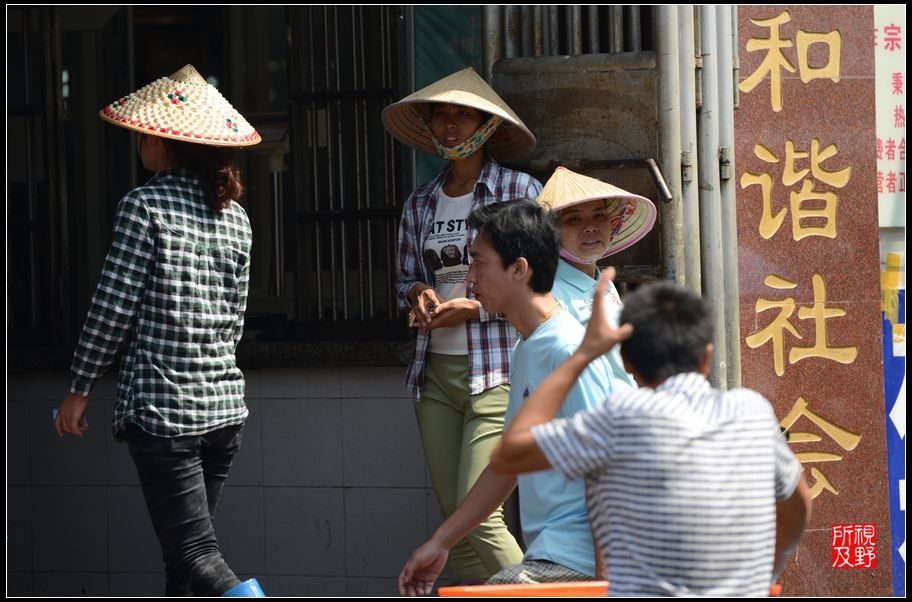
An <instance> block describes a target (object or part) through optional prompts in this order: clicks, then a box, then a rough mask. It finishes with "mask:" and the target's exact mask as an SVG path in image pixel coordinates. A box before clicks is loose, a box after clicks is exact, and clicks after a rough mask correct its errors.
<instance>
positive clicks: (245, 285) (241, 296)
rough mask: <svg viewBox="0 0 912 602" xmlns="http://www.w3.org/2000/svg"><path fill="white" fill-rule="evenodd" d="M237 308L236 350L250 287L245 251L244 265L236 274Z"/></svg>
mask: <svg viewBox="0 0 912 602" xmlns="http://www.w3.org/2000/svg"><path fill="white" fill-rule="evenodd" d="M237 282H238V308H237V324H236V325H235V327H234V348H235V350H237V346H238V343H240V342H241V337H242V336H244V312H246V311H247V293H248V290H249V289H250V253H247V256H246V258H245V261H244V265H243V266H241V271H240V274H239V275H238V281H237Z"/></svg>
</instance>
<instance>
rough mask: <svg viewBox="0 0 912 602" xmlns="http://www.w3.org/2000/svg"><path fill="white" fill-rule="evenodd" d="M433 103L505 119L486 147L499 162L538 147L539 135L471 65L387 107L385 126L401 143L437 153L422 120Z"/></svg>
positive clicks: (516, 157)
mask: <svg viewBox="0 0 912 602" xmlns="http://www.w3.org/2000/svg"><path fill="white" fill-rule="evenodd" d="M431 102H434V103H446V104H453V105H461V106H464V107H472V108H474V109H478V110H479V111H484V112H486V113H490V114H492V115H497V116H498V117H501V118H503V120H504V121H503V123H502V124H501V125H500V127H498V128H497V131H496V132H494V134H492V135H491V137H490V138H489V139H488V141H487V142H486V143H485V146H484V147H485V150H487V152H488V153H489V154H490V155H491V156H492V157H494V158H495V159H496V160H497V161H506V160H511V159H518V158H521V157H523V156H524V155H526V154H528V153H530V152H532V149H534V148H535V136H533V135H532V132H530V131H529V128H527V127H526V125H525V124H524V123H523V122H522V120H521V119H520V118H519V117H517V116H516V113H514V112H513V111H512V109H510V107H509V106H507V103H505V102H504V101H503V99H502V98H501V97H500V96H498V95H497V92H495V91H494V90H493V89H492V88H491V86H489V85H488V84H487V82H485V80H483V79H482V78H481V76H479V75H478V74H477V73H475V70H474V69H472V68H471V67H466V68H465V69H463V70H462V71H457V72H456V73H454V74H452V75H448V76H447V77H445V78H443V79H441V80H439V81H437V82H434V83H433V84H431V85H430V86H427V87H425V88H422V89H421V90H418V91H417V92H414V93H412V94H410V95H409V96H406V97H405V98H403V99H402V100H400V101H399V102H395V103H393V104H391V105H390V106H388V107H386V108H385V109H384V110H383V114H382V116H381V118H382V120H383V126H384V127H385V128H386V129H387V131H388V132H389V133H390V134H392V135H393V137H394V138H396V139H397V140H399V141H400V142H402V143H404V144H407V145H409V146H411V147H412V148H415V149H418V150H420V151H424V152H426V153H430V154H432V155H436V154H437V151H436V150H435V148H434V144H433V141H432V140H431V135H430V133H429V132H428V130H427V128H426V127H424V126H423V125H422V123H421V122H422V120H429V118H430V112H429V110H428V107H427V104H428V103H431Z"/></svg>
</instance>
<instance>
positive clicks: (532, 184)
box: [526, 176, 542, 200]
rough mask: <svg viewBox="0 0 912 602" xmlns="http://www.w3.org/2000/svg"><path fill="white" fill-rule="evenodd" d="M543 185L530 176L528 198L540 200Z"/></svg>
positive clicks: (527, 190) (527, 189)
mask: <svg viewBox="0 0 912 602" xmlns="http://www.w3.org/2000/svg"><path fill="white" fill-rule="evenodd" d="M541 191H542V185H541V182H539V181H538V180H536V179H535V178H533V177H532V176H529V186H528V188H526V198H527V199H532V200H535V199H537V198H538V195H540V194H541Z"/></svg>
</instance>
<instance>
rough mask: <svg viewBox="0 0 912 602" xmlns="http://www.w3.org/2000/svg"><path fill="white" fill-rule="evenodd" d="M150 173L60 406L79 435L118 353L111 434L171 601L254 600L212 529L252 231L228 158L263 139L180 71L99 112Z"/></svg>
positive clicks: (238, 392) (228, 450)
mask: <svg viewBox="0 0 912 602" xmlns="http://www.w3.org/2000/svg"><path fill="white" fill-rule="evenodd" d="M100 116H101V118H102V119H103V120H105V121H109V122H111V123H113V124H115V125H119V126H122V127H126V128H128V129H132V130H135V131H137V132H139V134H138V135H137V152H138V153H139V156H140V158H141V160H142V163H143V165H144V166H145V167H146V169H148V170H149V171H151V172H153V173H154V174H155V175H154V176H152V178H151V179H150V180H149V181H148V182H146V183H145V184H144V185H142V186H140V187H139V188H136V189H134V190H132V191H130V192H129V193H127V195H126V196H124V197H123V199H121V201H120V204H119V205H118V208H117V217H116V220H115V225H114V237H113V242H112V243H111V248H110V250H109V252H108V256H107V258H106V260H105V264H104V268H103V270H102V274H101V280H100V282H99V284H98V288H97V290H96V291H95V295H94V296H93V298H92V302H91V305H90V307H89V313H88V317H87V318H86V323H85V326H84V327H83V330H82V335H81V337H80V339H79V344H78V346H77V347H76V352H75V354H74V357H73V364H72V368H71V373H72V381H71V385H70V393H69V395H67V396H66V397H65V398H64V400H63V402H62V403H61V405H60V409H59V411H58V414H57V417H56V419H55V422H54V426H55V428H56V430H57V433H58V434H59V435H60V436H63V434H64V433H71V434H74V435H77V436H80V437H81V436H82V435H83V434H84V432H85V431H86V429H87V428H88V427H87V425H86V424H85V421H84V419H83V414H84V412H85V409H86V405H87V403H88V395H89V394H90V392H91V390H92V387H93V386H94V384H95V382H96V381H97V380H98V378H100V377H101V376H102V375H103V374H104V373H105V371H106V370H107V369H108V368H109V367H110V365H111V363H112V362H113V361H114V358H115V355H116V354H117V352H118V350H120V349H121V348H124V351H123V358H122V363H121V368H120V378H119V381H118V385H117V403H116V404H115V407H114V421H113V430H114V437H115V438H116V439H119V440H126V442H127V444H128V446H129V449H130V455H131V456H132V458H133V462H134V464H135V465H136V469H137V472H138V474H139V479H140V482H141V484H142V488H143V494H144V496H145V499H146V505H147V507H148V508H149V513H150V516H151V518H152V524H153V526H154V528H155V532H156V535H157V536H158V540H159V543H160V544H161V548H162V556H163V558H164V561H165V573H166V585H165V594H166V595H188V594H191V593H192V594H193V595H197V596H213V595H256V594H259V595H262V590H260V589H259V585H258V584H257V583H256V580H253V579H252V580H249V581H247V582H245V583H241V581H240V580H239V579H238V578H237V576H236V575H235V574H234V572H233V571H232V570H231V569H230V568H229V567H228V565H227V563H226V562H225V560H224V559H223V558H222V556H221V553H220V552H219V547H218V541H217V540H216V537H215V531H214V529H213V524H212V519H213V515H214V512H215V508H216V506H217V504H218V499H219V494H220V493H221V490H222V485H223V484H224V482H225V479H226V478H227V477H228V470H229V468H230V467H231V463H232V460H233V458H234V454H235V453H236V452H237V450H238V448H239V446H240V443H241V429H242V428H243V426H244V421H245V419H246V418H247V407H246V405H245V404H244V375H243V374H242V373H241V371H240V370H239V369H238V367H237V364H236V362H235V349H236V347H237V344H238V342H239V341H240V339H241V334H242V332H243V325H244V310H245V308H246V305H247V288H248V274H249V269H250V247H251V229H250V222H249V221H248V219H247V214H246V212H245V211H244V209H243V208H242V207H241V206H240V205H239V204H238V203H237V199H238V198H240V196H241V194H242V192H243V186H242V184H241V181H240V172H239V171H238V168H237V166H236V165H235V163H234V159H233V155H234V148H232V147H238V146H247V145H251V144H256V143H258V142H259V141H260V136H259V134H258V133H257V132H256V130H254V129H253V128H252V127H251V126H250V124H249V123H247V121H246V120H245V119H244V118H243V117H242V116H241V115H240V114H238V113H237V111H235V110H234V108H233V107H232V106H231V105H230V104H229V103H228V101H227V100H225V98H224V97H222V95H221V94H219V92H218V90H216V89H215V88H214V87H213V86H211V85H210V84H208V83H207V82H206V80H205V79H203V78H202V77H201V76H200V75H199V73H197V72H196V70H195V69H194V68H193V67H192V66H190V65H187V66H186V67H184V68H183V69H181V70H180V71H178V72H177V73H174V74H172V75H171V76H169V77H163V78H160V79H158V80H156V81H155V82H153V83H151V84H149V85H147V86H145V87H144V88H141V89H140V90H138V91H136V92H134V93H132V94H130V95H128V96H125V97H123V98H121V99H119V100H117V101H115V102H113V103H111V104H110V105H107V106H105V107H104V108H103V109H102V110H101V112H100Z"/></svg>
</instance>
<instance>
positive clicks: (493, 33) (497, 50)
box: [481, 4, 503, 83]
mask: <svg viewBox="0 0 912 602" xmlns="http://www.w3.org/2000/svg"><path fill="white" fill-rule="evenodd" d="M500 10H501V9H500V7H499V6H491V5H489V4H486V5H485V6H484V7H483V8H482V9H481V28H482V30H483V31H484V41H483V43H482V59H483V62H484V73H482V74H481V76H482V77H483V78H485V81H487V82H488V83H491V74H492V73H493V72H494V63H496V62H497V61H498V59H500V57H501V55H502V54H503V18H502V17H501V12H500Z"/></svg>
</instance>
